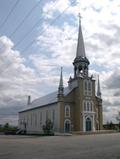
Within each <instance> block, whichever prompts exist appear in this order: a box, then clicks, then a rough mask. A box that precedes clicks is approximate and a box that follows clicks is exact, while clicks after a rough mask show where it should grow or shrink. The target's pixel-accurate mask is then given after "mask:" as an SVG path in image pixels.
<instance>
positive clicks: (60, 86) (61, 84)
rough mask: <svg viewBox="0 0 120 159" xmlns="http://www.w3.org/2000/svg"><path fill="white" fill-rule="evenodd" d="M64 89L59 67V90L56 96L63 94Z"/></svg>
mask: <svg viewBox="0 0 120 159" xmlns="http://www.w3.org/2000/svg"><path fill="white" fill-rule="evenodd" d="M63 91H64V87H63V75H62V67H61V73H60V82H59V88H58V94H63Z"/></svg>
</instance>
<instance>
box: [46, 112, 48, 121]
mask: <svg viewBox="0 0 120 159" xmlns="http://www.w3.org/2000/svg"><path fill="white" fill-rule="evenodd" d="M46 120H48V110H46Z"/></svg>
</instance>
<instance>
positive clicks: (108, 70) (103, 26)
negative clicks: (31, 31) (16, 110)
mask: <svg viewBox="0 0 120 159" xmlns="http://www.w3.org/2000/svg"><path fill="white" fill-rule="evenodd" d="M71 2H72V1H70V0H64V1H62V0H57V1H55V0H53V1H48V2H47V3H45V5H44V6H43V17H44V18H46V19H47V18H49V19H54V18H55V17H56V15H58V13H62V12H63V10H64V9H65V8H67V7H69V8H68V9H67V10H66V12H65V13H64V15H63V16H62V17H61V18H60V19H58V23H57V21H56V23H55V25H53V26H50V25H49V23H48V24H47V23H43V24H42V27H43V30H44V29H45V32H44V33H43V34H42V35H40V36H39V33H38V37H37V38H36V43H37V46H38V47H39V50H40V53H39V55H38V54H35V53H34V54H31V55H30V56H29V58H28V59H25V58H24V57H22V56H21V54H20V52H19V51H17V50H14V49H13V46H14V44H13V42H12V41H11V40H10V39H8V38H7V37H5V36H3V37H1V38H0V47H1V46H2V49H0V57H1V59H2V60H0V71H2V75H1V77H0V87H1V95H0V99H2V100H1V103H2V104H1V105H4V106H7V105H8V103H9V101H10V100H12V101H15V100H16V101H17V102H18V101H21V98H24V97H26V96H25V95H28V93H29V94H32V96H33V98H35V97H37V96H38V95H42V94H44V93H45V92H46V93H47V92H50V91H52V90H54V89H55V88H57V84H58V81H59V69H60V67H61V66H63V67H64V81H65V85H66V84H67V80H68V79H69V76H70V75H71V74H73V66H72V62H73V60H74V57H75V53H76V43H77V30H78V28H77V27H76V24H77V23H78V20H77V15H78V12H79V11H80V12H81V15H82V17H83V18H82V30H83V35H84V41H85V47H86V54H87V56H88V58H89V60H90V62H91V64H90V65H91V67H90V68H92V69H91V70H90V72H91V73H93V74H96V75H98V74H100V80H101V87H102V95H103V105H104V110H105V112H104V115H105V117H104V120H105V121H107V120H111V119H112V120H113V119H115V115H116V112H117V111H118V110H120V107H119V104H118V103H116V101H119V99H120V93H119V72H120V69H119V68H120V63H119V57H120V54H119V50H120V47H119V44H120V38H119V37H120V23H119V17H120V12H119V10H120V2H119V1H116V0H112V1H110V0H104V2H103V1H102V0H91V1H89V0H85V1H77V2H76V3H74V4H73V5H71V6H70V3H71ZM64 18H65V20H66V22H64ZM46 27H47V29H46ZM43 53H44V54H43ZM26 60H28V61H29V62H31V63H32V65H33V66H34V68H31V67H27V66H26V65H25V62H26ZM51 87H52V88H51ZM40 90H43V92H40ZM8 97H9V98H8ZM24 101H25V98H24ZM106 101H108V102H106ZM12 104H13V103H12ZM10 105H11V104H10ZM13 105H14V104H13Z"/></svg>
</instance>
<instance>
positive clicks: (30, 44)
mask: <svg viewBox="0 0 120 159" xmlns="http://www.w3.org/2000/svg"><path fill="white" fill-rule="evenodd" d="M75 2H76V0H74V1H72V2H71V4H70V6H71V5H72V4H74V3H75ZM70 6H68V7H67V8H65V9H64V10H63V12H62V13H61V14H59V15H58V16H57V17H56V18H55V19H54V20H53V21H52V22H51V23H50V25H53V24H54V23H55V22H56V20H57V19H59V18H60V17H61V16H62V15H63V14H64V13H65V12H66V10H68V9H69V8H70ZM50 25H47V27H46V29H44V30H43V31H42V32H41V33H40V35H42V34H43V33H44V32H45V31H46V30H47V29H48V28H49V26H50ZM34 41H35V39H34V40H32V41H31V42H30V43H29V44H28V45H27V46H26V47H25V48H24V49H23V50H22V52H24V51H25V50H27V49H28V48H29V47H30V46H32V44H33V43H34Z"/></svg>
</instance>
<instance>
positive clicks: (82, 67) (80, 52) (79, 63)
mask: <svg viewBox="0 0 120 159" xmlns="http://www.w3.org/2000/svg"><path fill="white" fill-rule="evenodd" d="M73 65H74V78H76V77H80V76H84V77H85V76H88V65H89V60H88V59H87V58H86V55H85V47H84V40H83V35H82V29H81V16H80V14H79V32H78V42H77V52H76V57H75V59H74V62H73Z"/></svg>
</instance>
